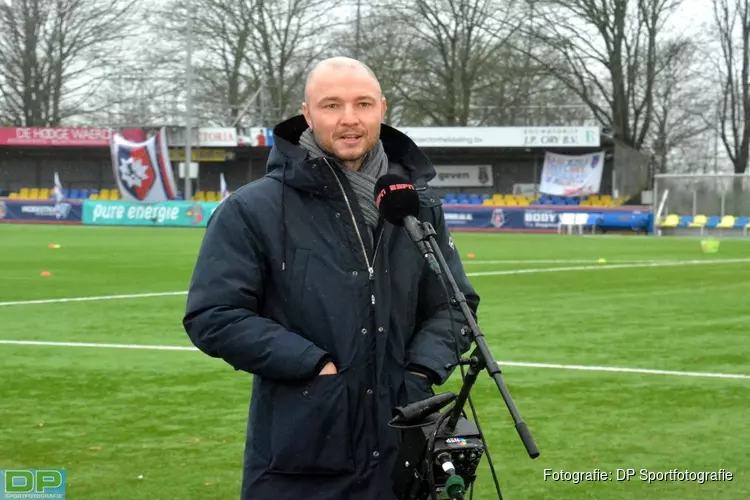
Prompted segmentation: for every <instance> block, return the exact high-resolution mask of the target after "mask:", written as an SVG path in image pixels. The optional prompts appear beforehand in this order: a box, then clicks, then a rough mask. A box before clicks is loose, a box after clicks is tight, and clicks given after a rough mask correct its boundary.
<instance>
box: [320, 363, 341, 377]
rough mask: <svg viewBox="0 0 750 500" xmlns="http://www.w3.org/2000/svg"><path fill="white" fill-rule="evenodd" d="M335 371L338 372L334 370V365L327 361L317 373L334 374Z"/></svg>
mask: <svg viewBox="0 0 750 500" xmlns="http://www.w3.org/2000/svg"><path fill="white" fill-rule="evenodd" d="M336 373H338V372H337V371H336V365H334V364H333V363H331V362H330V361H329V362H328V363H326V365H325V366H324V367H323V369H322V370H320V373H318V375H335V374H336Z"/></svg>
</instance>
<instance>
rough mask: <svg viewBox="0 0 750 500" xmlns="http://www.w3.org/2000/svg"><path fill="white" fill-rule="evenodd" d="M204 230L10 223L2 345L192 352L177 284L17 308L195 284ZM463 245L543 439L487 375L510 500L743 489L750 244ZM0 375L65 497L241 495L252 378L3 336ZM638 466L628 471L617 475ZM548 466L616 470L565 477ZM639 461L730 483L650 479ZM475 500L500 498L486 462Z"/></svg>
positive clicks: (24, 430) (494, 332)
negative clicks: (719, 476)
mask: <svg viewBox="0 0 750 500" xmlns="http://www.w3.org/2000/svg"><path fill="white" fill-rule="evenodd" d="M202 234H203V233H202V231H201V230H198V229H186V230H181V229H157V228H105V227H52V226H16V225H0V264H1V265H0V269H1V270H2V272H1V273H0V303H3V305H0V341H29V340H31V341H43V342H66V343H81V342H87V343H107V344H137V345H146V346H184V347H189V346H190V345H191V344H190V343H189V340H188V338H187V336H186V335H185V333H184V331H183V330H182V327H181V322H180V321H181V318H182V313H183V310H184V301H185V296H184V295H172V296H156V297H141V298H119V299H111V300H97V301H74V302H45V303H37V304H34V303H22V304H13V305H7V304H5V303H7V302H14V303H16V302H25V301H31V300H44V299H57V298H71V297H97V296H106V295H127V294H148V293H159V292H179V291H184V290H185V289H186V287H187V283H188V280H189V279H190V273H191V271H192V265H193V262H194V259H195V255H196V252H197V250H198V246H199V244H200V239H201V237H202ZM454 240H455V242H456V244H457V246H458V248H459V249H460V251H461V253H462V255H463V256H464V261H465V263H466V268H467V271H468V272H469V273H471V275H472V276H471V279H472V282H473V283H474V285H475V286H476V288H477V290H478V291H479V293H480V294H481V296H482V303H481V305H480V326H481V327H482V329H483V331H484V333H485V335H486V337H487V340H488V343H489V345H490V347H491V349H492V352H493V355H494V356H495V358H496V359H497V360H499V361H500V362H501V365H502V366H503V369H504V375H503V376H504V380H505V382H506V384H507V386H508V388H509V390H510V392H511V394H512V395H513V398H514V400H515V403H516V405H517V407H518V410H519V412H520V414H521V416H522V417H523V419H524V420H525V421H526V423H527V424H528V425H529V428H530V430H531V432H532V434H533V436H534V438H535V440H536V443H537V445H538V447H539V449H540V451H541V456H540V457H539V458H538V459H536V460H531V459H530V458H528V456H527V455H526V453H525V450H524V448H523V446H522V444H521V441H520V439H519V438H518V436H517V434H516V432H515V430H514V428H513V426H512V421H511V419H510V415H509V413H508V410H507V408H506V407H505V405H504V403H503V401H502V398H501V396H500V393H499V391H498V390H497V388H496V387H495V385H494V383H493V382H492V381H491V380H490V378H489V377H488V376H487V375H486V373H483V374H482V375H481V376H480V379H479V382H478V384H477V386H476V387H475V390H474V391H473V400H474V403H475V405H476V408H477V410H478V412H479V417H480V422H481V424H482V426H483V429H484V431H485V434H486V437H487V440H488V444H489V447H490V452H491V454H492V457H493V459H494V463H495V467H496V470H497V473H498V476H499V482H500V486H501V488H502V491H503V494H504V497H505V498H506V499H581V498H592V499H632V498H640V499H646V498H648V499H660V500H661V499H698V498H700V499H706V498H711V499H713V498H722V499H732V500H734V499H738V500H739V499H745V498H750V479H749V478H748V476H749V475H750V442H749V441H748V436H749V435H750V398H749V397H748V394H749V392H750V358H749V357H748V354H749V353H750V337H749V335H748V331H749V330H750V307H749V306H748V297H749V296H750V241H742V240H727V241H722V243H721V249H720V252H719V253H717V254H702V253H701V250H700V242H699V240H697V239H678V238H640V237H614V236H612V237H608V236H596V237H580V236H557V235H552V236H546V235H494V234H493V235H489V234H481V235H477V234H466V233H459V234H455V235H454ZM50 244H59V245H61V247H60V248H58V249H51V248H48V245H50ZM469 253H472V254H474V257H473V258H471V259H470V258H468V257H466V256H467V254H469ZM600 258H605V259H606V263H599V262H598V260H599V259H600ZM685 261H699V262H697V263H696V262H691V263H687V262H685ZM709 261H710V262H709ZM42 271H48V272H49V273H51V276H47V277H41V276H40V273H41V272H42ZM503 362H508V364H505V365H503ZM516 363H518V364H516ZM523 363H531V365H523ZM536 363H544V364H552V365H565V366H569V365H582V366H586V367H594V368H590V369H587V370H581V369H569V368H564V367H539V366H537V365H535V364H536ZM596 367H600V368H596ZM603 367H619V368H633V369H645V370H666V371H670V372H671V371H674V372H686V371H687V372H701V373H713V374H739V375H744V376H745V378H726V377H710V376H687V374H680V373H639V372H632V371H605V369H604V368H603ZM0 380H2V384H1V385H0V387H1V389H0V422H2V425H0V469H7V468H65V469H66V474H67V490H68V498H77V499H92V500H93V499H96V500H98V499H118V500H119V499H122V500H131V499H137V498H144V499H146V498H148V499H175V498H180V499H191V500H192V499H196V500H197V499H228V498H230V499H231V498H238V497H239V488H240V476H241V465H242V451H243V444H244V433H245V425H246V418H247V412H248V402H249V392H250V384H251V376H250V375H248V374H246V373H242V372H235V371H234V370H233V369H231V368H230V367H229V366H228V365H225V364H223V363H222V362H221V361H219V360H215V359H210V358H208V357H207V356H205V355H203V354H201V353H199V352H194V351H186V350H154V349H115V348H104V347H83V346H72V345H71V346H62V345H22V344H14V343H10V344H9V343H0ZM458 387H459V385H458V381H457V380H452V381H451V382H449V383H448V384H447V386H446V387H445V389H450V390H455V391H457V390H458ZM439 390H440V389H439ZM628 468H631V469H635V471H636V475H635V477H632V478H631V479H630V481H618V480H617V476H616V471H617V469H628ZM545 469H550V470H551V472H554V473H556V474H559V473H560V472H561V471H562V472H565V473H568V474H569V475H568V476H566V477H567V478H568V479H571V478H572V476H571V475H572V474H573V473H581V472H594V471H596V470H599V471H605V472H608V473H610V474H611V478H612V480H611V481H608V480H605V481H584V482H576V481H572V480H557V475H555V476H549V475H548V476H547V477H546V478H545ZM641 469H643V470H645V471H648V472H650V473H653V474H655V473H657V472H663V471H670V470H674V469H677V470H679V471H685V470H687V471H690V472H700V471H715V472H718V471H721V470H722V469H723V470H725V471H728V472H730V473H731V474H732V475H733V477H732V480H731V481H706V482H704V483H702V484H701V483H699V482H698V481H677V480H672V481H669V480H658V479H657V480H654V481H653V482H649V481H643V480H641V477H640V474H639V471H640V470H641ZM474 498H477V499H485V500H489V499H492V498H496V494H495V493H494V486H493V484H492V481H491V478H490V475H489V469H488V467H487V461H486V459H485V460H484V461H483V466H482V469H481V473H480V480H479V483H478V485H477V488H476V492H475V494H474Z"/></svg>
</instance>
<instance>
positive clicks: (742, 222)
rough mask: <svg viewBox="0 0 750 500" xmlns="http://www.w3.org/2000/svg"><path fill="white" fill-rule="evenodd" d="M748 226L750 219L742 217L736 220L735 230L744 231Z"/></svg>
mask: <svg viewBox="0 0 750 500" xmlns="http://www.w3.org/2000/svg"><path fill="white" fill-rule="evenodd" d="M748 224H750V217H747V216H744V215H741V216H739V217H737V218H736V219H735V221H734V229H744V228H745V227H746V226H747V225H748Z"/></svg>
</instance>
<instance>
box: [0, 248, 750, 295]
mask: <svg viewBox="0 0 750 500" xmlns="http://www.w3.org/2000/svg"><path fill="white" fill-rule="evenodd" d="M525 262H528V261H525ZM586 262H590V261H586ZM633 262H635V263H632V264H597V265H595V266H569V267H546V268H530V269H506V270H503V271H480V272H474V273H466V275H467V276H469V277H471V276H500V275H508V274H535V273H554V272H565V271H589V270H603V269H633V268H638V267H672V266H690V265H696V266H697V265H704V264H739V263H749V262H750V258H744V259H712V260H682V261H680V260H675V261H633ZM186 294H187V291H177V292H156V293H133V294H124V295H101V296H95V297H67V298H60V299H41V300H18V301H14V302H0V307H3V306H25V305H35V304H57V303H65V302H90V301H97V300H118V299H141V298H149V297H168V296H173V295H186Z"/></svg>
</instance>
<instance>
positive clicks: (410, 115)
mask: <svg viewBox="0 0 750 500" xmlns="http://www.w3.org/2000/svg"><path fill="white" fill-rule="evenodd" d="M388 9H389V10H390V11H391V12H392V13H393V15H395V16H396V18H397V19H398V20H399V21H400V22H399V26H401V27H402V28H403V30H404V34H406V35H407V36H409V37H410V38H411V39H412V42H411V45H410V68H409V71H408V74H407V77H406V78H404V79H402V80H401V81H400V82H399V83H398V85H397V86H396V90H397V92H398V94H399V96H400V98H401V99H402V101H403V103H404V106H405V107H406V108H407V109H406V110H405V112H404V117H405V119H408V120H409V121H410V122H417V121H419V122H422V124H424V125H454V126H466V125H474V124H475V122H476V115H477V111H476V101H475V99H476V97H477V96H478V95H479V94H481V93H482V92H483V91H486V90H488V89H491V88H492V87H495V86H497V85H498V80H499V78H501V76H500V75H501V73H500V72H499V71H495V70H497V69H499V68H501V65H500V61H501V59H503V58H504V57H505V56H507V49H508V45H507V43H506V41H507V39H508V38H509V37H510V36H512V35H513V34H514V33H515V32H516V31H517V29H518V26H519V23H518V22H516V21H517V20H518V19H517V18H518V17H519V12H518V11H517V10H516V9H515V3H514V2H512V1H511V0H502V1H501V0H408V1H407V0H398V1H396V2H393V3H392V4H391V5H389V6H388ZM480 108H481V106H480ZM480 113H481V111H480Z"/></svg>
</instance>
